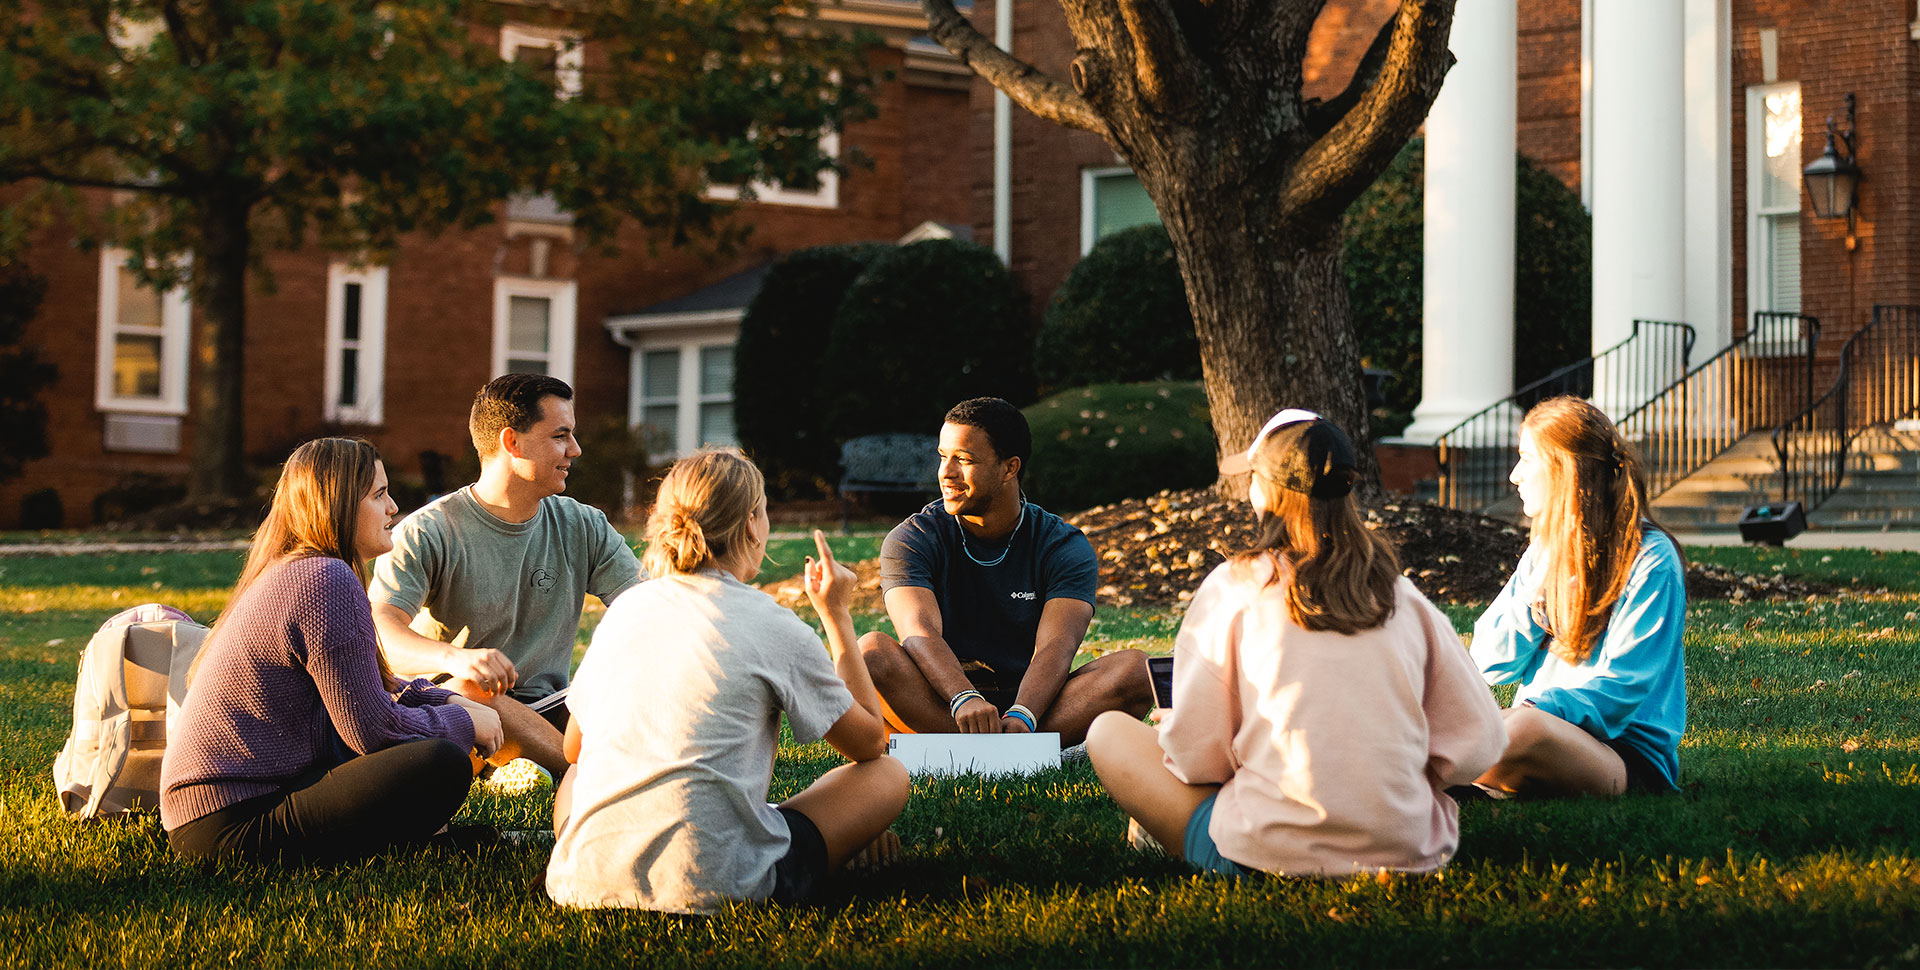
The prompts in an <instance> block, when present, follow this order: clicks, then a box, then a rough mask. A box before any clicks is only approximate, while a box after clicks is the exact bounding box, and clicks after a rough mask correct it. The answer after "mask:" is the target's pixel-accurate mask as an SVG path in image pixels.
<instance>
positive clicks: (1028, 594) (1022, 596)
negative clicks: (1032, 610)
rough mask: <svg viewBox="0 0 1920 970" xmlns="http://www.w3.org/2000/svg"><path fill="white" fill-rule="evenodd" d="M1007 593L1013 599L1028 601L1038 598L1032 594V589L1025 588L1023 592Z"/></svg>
mask: <svg viewBox="0 0 1920 970" xmlns="http://www.w3.org/2000/svg"><path fill="white" fill-rule="evenodd" d="M1007 595H1008V596H1009V597H1011V598H1013V599H1017V600H1026V601H1027V602H1029V603H1031V602H1033V601H1034V600H1036V599H1039V597H1038V596H1035V595H1034V594H1033V591H1032V590H1026V591H1024V592H1019V593H1008V594H1007Z"/></svg>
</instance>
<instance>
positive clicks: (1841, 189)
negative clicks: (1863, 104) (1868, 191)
mask: <svg viewBox="0 0 1920 970" xmlns="http://www.w3.org/2000/svg"><path fill="white" fill-rule="evenodd" d="M1853 134H1854V127H1853V92H1851V91H1849V92H1847V130H1846V131H1837V130H1835V128H1834V124H1833V116H1832V115H1828V116H1827V149H1826V151H1823V152H1821V153H1820V157H1819V158H1816V159H1814V160H1813V161H1812V162H1809V163H1808V164H1807V167H1806V168H1805V169H1803V170H1801V173H1800V175H1801V178H1802V179H1804V180H1805V181H1806V183H1807V197H1808V199H1809V200H1811V201H1812V202H1813V214H1814V216H1815V217H1816V218H1820V219H1845V220H1847V248H1848V249H1852V248H1853V245H1854V237H1853V227H1854V218H1855V217H1854V211H1853V203H1854V198H1855V196H1854V190H1855V188H1856V187H1858V186H1859V184H1860V176H1861V172H1860V166H1859V165H1856V164H1854V161H1853ZM1836 142H1837V143H1838V147H1836ZM1840 148H1844V149H1846V154H1844V155H1842V154H1841V153H1840V151H1839V149H1840Z"/></svg>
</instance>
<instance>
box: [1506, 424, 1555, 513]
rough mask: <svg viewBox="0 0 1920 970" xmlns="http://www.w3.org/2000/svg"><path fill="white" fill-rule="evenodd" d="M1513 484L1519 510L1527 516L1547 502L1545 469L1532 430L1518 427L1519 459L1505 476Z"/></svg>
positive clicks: (1537, 510) (1544, 505)
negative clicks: (1518, 499) (1517, 495)
mask: <svg viewBox="0 0 1920 970" xmlns="http://www.w3.org/2000/svg"><path fill="white" fill-rule="evenodd" d="M1507 481H1510V482H1512V483H1513V484H1514V486H1515V487H1516V488H1518V489H1520V511H1522V512H1525V513H1526V514H1527V517H1528V518H1532V517H1534V516H1536V515H1539V514H1540V510H1541V509H1543V508H1545V507H1546V504H1547V469H1546V466H1545V465H1543V464H1542V463H1541V462H1540V452H1539V449H1537V448H1536V447H1535V446H1534V443H1533V432H1532V431H1529V430H1527V429H1526V428H1521V429H1520V460H1519V461H1516V462H1514V463H1513V472H1512V473H1511V474H1509V475H1508V476H1507Z"/></svg>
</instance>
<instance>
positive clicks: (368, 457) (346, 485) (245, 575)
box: [222, 438, 393, 683]
mask: <svg viewBox="0 0 1920 970" xmlns="http://www.w3.org/2000/svg"><path fill="white" fill-rule="evenodd" d="M379 460H380V453H379V452H378V451H376V450H374V447H373V445H372V443H370V442H367V441H364V440H362V439H360V438H315V439H314V440H312V441H309V442H307V443H306V444H304V445H301V446H300V447H298V448H295V449H294V450H293V454H291V455H288V456H287V463H286V465H285V466H283V467H282V468H281V469H280V482H279V484H277V485H275V486H274V487H273V506H272V508H270V509H269V510H268V512H267V518H266V521H264V522H262V523H260V528H259V529H256V530H255V531H254V533H253V542H252V544H251V545H250V546H249V547H248V549H247V564H246V566H245V567H244V568H243V569H241V570H240V581H239V582H237V583H235V584H234V586H233V596H232V597H231V598H229V599H228V600H227V609H228V610H231V609H233V606H234V604H236V603H238V602H240V596H241V594H243V593H245V592H246V591H247V589H248V588H249V587H251V586H252V585H253V584H254V582H255V581H256V580H258V579H259V578H260V575H261V574H262V573H264V572H266V571H267V569H268V567H271V566H273V565H274V564H276V563H279V562H281V561H283V560H286V559H293V558H297V557H302V556H330V557H332V558H334V559H339V560H342V561H344V562H346V564H347V568H349V569H352V570H353V575H354V576H355V577H356V578H358V579H359V580H360V585H362V586H365V585H366V584H367V579H368V572H367V562H366V559H365V558H363V557H362V556H361V555H360V550H359V548H358V543H357V541H356V538H355V536H356V533H358V531H359V525H360V503H361V501H362V500H364V499H365V498H366V497H367V493H368V492H369V491H371V490H372V489H373V477H374V463H376V462H378V461H379ZM224 616H225V613H224V612H223V613H222V617H223V618H224ZM380 673H381V675H382V676H383V677H385V678H386V680H387V681H388V682H389V683H391V682H392V681H393V671H392V669H391V668H389V667H388V666H387V657H386V654H385V652H384V651H382V652H380Z"/></svg>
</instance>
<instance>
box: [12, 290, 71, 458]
mask: <svg viewBox="0 0 1920 970" xmlns="http://www.w3.org/2000/svg"><path fill="white" fill-rule="evenodd" d="M46 293H47V281H46V279H45V278H43V277H41V276H39V275H38V274H36V273H34V272H33V271H32V270H30V269H28V268H27V267H26V265H25V264H23V263H19V262H15V261H12V260H11V259H7V258H4V257H0V481H5V480H6V479H9V478H13V477H14V476H16V475H19V474H20V471H21V469H22V468H23V467H24V466H25V465H26V463H27V462H28V461H30V460H32V459H34V458H41V457H44V456H45V455H46V454H47V406H46V404H45V403H44V402H42V401H41V400H40V392H41V391H42V390H44V389H45V388H46V387H47V385H49V384H52V383H53V381H54V378H56V377H58V376H59V373H58V371H56V370H55V369H54V366H53V365H52V364H50V363H47V362H46V361H45V360H43V359H41V357H40V352H39V351H38V350H37V349H35V348H33V347H23V346H21V345H20V338H21V336H22V335H23V334H24V333H25V331H26V328H27V323H28V321H30V320H32V319H33V314H34V311H36V310H38V309H39V307H40V301H41V299H42V298H43V297H45V296H46Z"/></svg>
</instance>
